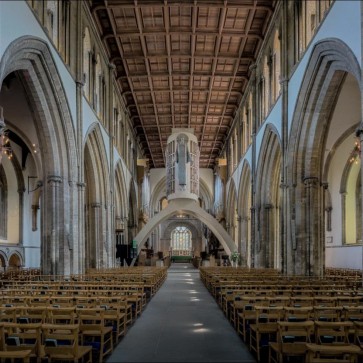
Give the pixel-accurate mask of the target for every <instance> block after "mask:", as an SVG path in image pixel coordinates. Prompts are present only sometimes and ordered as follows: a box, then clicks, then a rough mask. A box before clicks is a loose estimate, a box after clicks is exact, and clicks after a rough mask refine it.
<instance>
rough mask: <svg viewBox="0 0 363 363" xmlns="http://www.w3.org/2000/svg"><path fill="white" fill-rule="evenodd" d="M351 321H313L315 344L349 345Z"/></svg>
mask: <svg viewBox="0 0 363 363" xmlns="http://www.w3.org/2000/svg"><path fill="white" fill-rule="evenodd" d="M352 327H353V323H352V322H351V321H332V322H329V321H315V343H317V344H326V345H330V346H331V345H332V344H335V345H337V344H339V345H344V344H349V330H350V329H351V328H352Z"/></svg>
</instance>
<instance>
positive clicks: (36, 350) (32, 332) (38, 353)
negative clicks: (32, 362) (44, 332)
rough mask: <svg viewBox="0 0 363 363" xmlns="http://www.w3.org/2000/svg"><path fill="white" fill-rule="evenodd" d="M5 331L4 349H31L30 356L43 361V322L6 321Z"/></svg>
mask: <svg viewBox="0 0 363 363" xmlns="http://www.w3.org/2000/svg"><path fill="white" fill-rule="evenodd" d="M4 332H5V336H6V339H5V342H4V350H7V351H21V350H26V351H27V350H30V354H29V358H35V359H36V360H37V362H40V361H41V359H42V358H43V356H44V353H43V350H42V348H41V323H31V322H30V323H29V322H27V321H23V322H21V323H4Z"/></svg>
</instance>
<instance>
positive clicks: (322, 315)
mask: <svg viewBox="0 0 363 363" xmlns="http://www.w3.org/2000/svg"><path fill="white" fill-rule="evenodd" d="M342 311H343V307H342V306H314V320H318V321H340V320H341V319H340V318H341V315H342Z"/></svg>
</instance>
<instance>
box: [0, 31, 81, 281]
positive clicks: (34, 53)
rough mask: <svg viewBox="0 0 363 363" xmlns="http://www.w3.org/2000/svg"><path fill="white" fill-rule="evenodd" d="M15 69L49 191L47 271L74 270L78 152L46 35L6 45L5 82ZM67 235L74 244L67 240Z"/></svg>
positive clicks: (0, 67)
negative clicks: (29, 111)
mask: <svg viewBox="0 0 363 363" xmlns="http://www.w3.org/2000/svg"><path fill="white" fill-rule="evenodd" d="M15 71H17V73H18V74H20V75H21V77H22V78H23V80H24V81H25V82H23V84H24V88H25V93H26V95H27V97H28V100H29V103H30V104H31V108H32V109H33V111H34V127H35V129H36V132H37V136H38V141H39V149H40V151H41V152H40V153H39V156H38V157H39V159H40V162H39V164H38V165H41V170H37V173H38V176H40V180H42V182H43V196H44V198H42V205H41V223H42V235H41V269H42V272H43V273H45V274H47V273H51V274H66V273H70V272H73V268H75V269H76V270H77V268H78V267H77V266H76V265H75V266H73V259H74V258H77V256H78V247H77V246H78V240H77V237H76V236H75V235H73V234H72V233H71V231H70V230H69V226H70V224H71V223H73V220H75V219H76V216H75V215H74V213H75V212H76V206H75V203H76V200H77V198H75V188H74V181H76V180H77V161H78V155H77V153H76V150H77V148H76V142H75V135H74V128H73V122H72V117H71V114H70V111H69V105H68V100H67V97H66V93H65V91H64V89H63V84H62V81H61V78H60V76H59V74H58V70H57V67H56V64H55V61H54V59H53V57H52V54H51V51H50V49H49V47H48V45H47V43H46V42H44V41H43V40H41V39H39V38H35V37H32V36H23V37H20V38H18V39H16V40H14V41H13V42H12V43H11V44H10V45H9V46H8V47H7V49H6V50H5V52H4V54H3V56H2V58H1V62H0V86H2V83H3V80H4V78H5V77H6V76H7V75H8V74H10V73H12V72H15ZM59 200H61V201H67V202H65V203H59V202H58V201H59ZM55 215H56V216H57V217H56V218H55V217H54V216H55ZM67 226H68V227H67ZM65 236H67V237H65ZM66 238H67V239H68V240H69V241H70V242H69V244H68V243H64V240H65V239H66ZM70 246H74V248H73V249H72V248H70Z"/></svg>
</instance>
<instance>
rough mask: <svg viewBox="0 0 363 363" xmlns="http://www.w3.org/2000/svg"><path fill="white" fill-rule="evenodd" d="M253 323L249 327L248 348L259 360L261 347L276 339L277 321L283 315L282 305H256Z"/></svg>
mask: <svg viewBox="0 0 363 363" xmlns="http://www.w3.org/2000/svg"><path fill="white" fill-rule="evenodd" d="M255 310H256V319H255V323H254V324H251V326H250V328H251V331H250V350H251V352H255V353H256V356H257V360H258V361H260V360H261V349H263V348H264V347H268V346H269V342H271V341H275V340H276V334H277V322H278V321H280V320H282V319H283V317H284V310H283V307H282V306H279V307H265V306H256V307H255Z"/></svg>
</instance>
